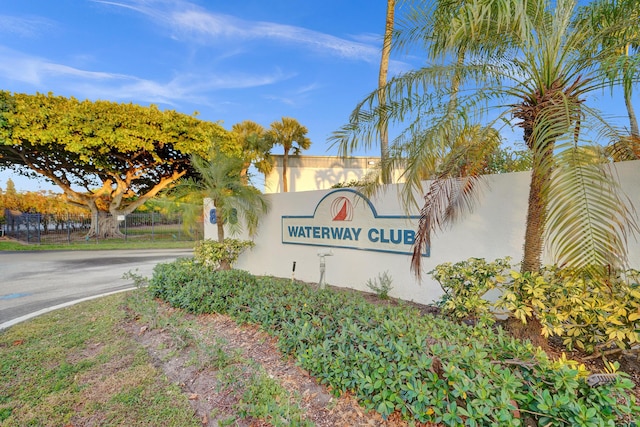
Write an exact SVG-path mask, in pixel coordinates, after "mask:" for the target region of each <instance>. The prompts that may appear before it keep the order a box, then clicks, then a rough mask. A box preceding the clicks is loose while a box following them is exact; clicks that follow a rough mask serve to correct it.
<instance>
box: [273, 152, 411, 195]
mask: <svg viewBox="0 0 640 427" xmlns="http://www.w3.org/2000/svg"><path fill="white" fill-rule="evenodd" d="M273 158H274V160H275V167H274V168H273V170H272V171H271V173H270V174H268V175H267V176H266V177H265V185H264V191H265V193H267V194H270V193H281V192H282V191H283V185H282V155H274V156H273ZM379 161H380V159H379V158H378V157H349V158H341V157H336V156H304V155H298V156H292V155H290V156H289V159H288V166H287V181H288V184H289V192H297V191H312V190H326V189H329V188H331V187H332V186H333V185H335V184H338V183H347V182H350V181H359V180H362V179H363V178H364V177H365V176H366V175H367V173H369V172H370V171H372V170H374V169H375V167H376V165H377V164H378V162H379ZM397 175H399V174H397ZM394 182H399V176H396V179H395V181H394Z"/></svg>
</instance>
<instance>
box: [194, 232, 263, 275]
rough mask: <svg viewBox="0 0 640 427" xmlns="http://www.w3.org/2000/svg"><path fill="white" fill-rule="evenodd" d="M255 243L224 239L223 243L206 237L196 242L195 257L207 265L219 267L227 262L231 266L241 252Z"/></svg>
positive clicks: (214, 267)
mask: <svg viewBox="0 0 640 427" xmlns="http://www.w3.org/2000/svg"><path fill="white" fill-rule="evenodd" d="M254 246H255V244H254V243H253V242H252V241H249V240H237V239H224V242H223V243H220V242H218V241H216V240H211V239H206V240H201V241H199V242H197V243H196V245H195V248H194V257H195V259H196V261H198V262H200V263H202V264H203V265H206V266H207V267H210V268H213V269H217V268H220V266H221V265H224V263H225V262H226V263H227V264H228V266H229V267H232V266H233V264H235V263H236V261H237V260H238V257H239V256H240V254H241V253H242V252H243V251H244V250H245V249H247V248H252V247H254Z"/></svg>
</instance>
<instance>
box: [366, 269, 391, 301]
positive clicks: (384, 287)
mask: <svg viewBox="0 0 640 427" xmlns="http://www.w3.org/2000/svg"><path fill="white" fill-rule="evenodd" d="M392 283H393V279H391V276H390V275H389V272H388V271H385V272H384V273H382V274H378V277H377V278H376V279H369V280H367V283H366V284H367V288H369V289H371V290H372V291H373V292H375V293H376V295H378V298H380V299H389V291H390V290H391V289H393V285H392Z"/></svg>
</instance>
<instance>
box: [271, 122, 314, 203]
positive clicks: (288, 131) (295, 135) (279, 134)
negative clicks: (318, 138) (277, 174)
mask: <svg viewBox="0 0 640 427" xmlns="http://www.w3.org/2000/svg"><path fill="white" fill-rule="evenodd" d="M307 132H308V130H307V128H306V127H305V126H302V125H301V124H300V123H298V121H297V120H296V119H292V118H291V117H283V118H282V120H280V121H275V122H273V123H271V127H270V129H269V130H268V131H267V134H266V138H267V140H268V141H269V142H270V143H271V144H272V145H273V144H278V145H282V147H283V148H284V156H283V157H282V188H283V190H284V192H285V193H286V192H287V191H289V186H288V183H287V163H288V161H289V152H290V151H291V150H292V149H293V153H294V155H298V154H300V151H301V150H307V149H309V147H310V146H311V140H310V139H309V138H307Z"/></svg>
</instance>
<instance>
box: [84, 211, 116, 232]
mask: <svg viewBox="0 0 640 427" xmlns="http://www.w3.org/2000/svg"><path fill="white" fill-rule="evenodd" d="M86 237H87V238H92V237H97V238H98V239H121V238H123V237H124V234H122V233H121V232H120V227H119V224H118V217H117V215H111V214H109V212H105V211H101V210H98V209H91V227H90V228H89V232H88V233H87V236H86Z"/></svg>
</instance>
